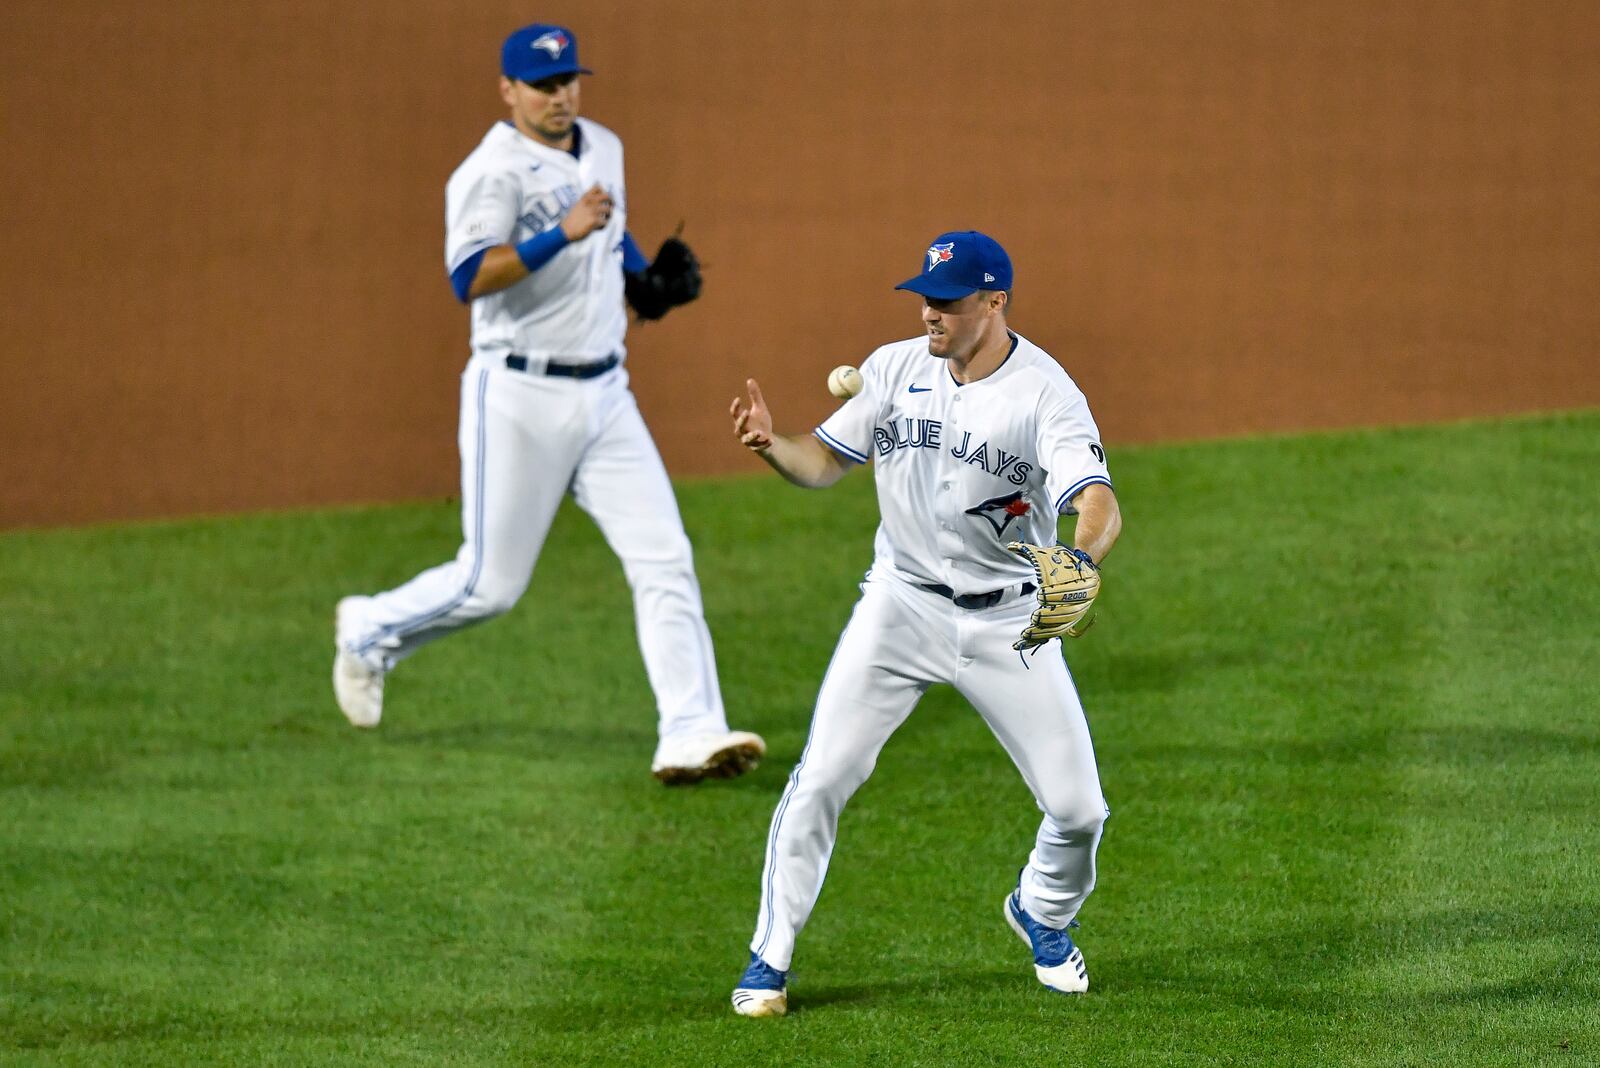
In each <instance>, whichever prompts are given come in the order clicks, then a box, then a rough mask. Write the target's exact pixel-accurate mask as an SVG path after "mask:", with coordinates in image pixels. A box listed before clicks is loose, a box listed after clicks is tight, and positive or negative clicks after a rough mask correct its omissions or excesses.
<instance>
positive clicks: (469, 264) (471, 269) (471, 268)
mask: <svg viewBox="0 0 1600 1068" xmlns="http://www.w3.org/2000/svg"><path fill="white" fill-rule="evenodd" d="M488 251H489V250H488V249H486V248H485V249H479V250H478V251H477V252H474V253H473V254H472V255H470V256H468V257H467V258H466V259H464V260H462V261H461V266H460V267H457V268H456V269H455V270H453V271H451V272H450V288H451V289H453V290H455V291H456V299H457V300H459V301H460V302H461V303H463V304H465V303H467V293H468V292H470V291H471V289H472V281H473V279H475V278H477V277H478V265H479V264H481V263H482V262H483V254H484V253H485V252H488Z"/></svg>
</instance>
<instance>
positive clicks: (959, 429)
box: [730, 230, 1122, 1016]
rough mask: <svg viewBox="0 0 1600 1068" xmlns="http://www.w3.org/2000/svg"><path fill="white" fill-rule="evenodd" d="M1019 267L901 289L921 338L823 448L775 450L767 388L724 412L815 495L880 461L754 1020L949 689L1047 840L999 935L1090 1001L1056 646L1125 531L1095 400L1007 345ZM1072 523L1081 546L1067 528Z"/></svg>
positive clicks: (789, 812)
mask: <svg viewBox="0 0 1600 1068" xmlns="http://www.w3.org/2000/svg"><path fill="white" fill-rule="evenodd" d="M1011 287H1012V271H1011V260H1010V257H1008V256H1007V255H1006V252H1005V250H1004V249H1003V248H1001V247H1000V245H999V244H998V243H997V242H996V241H994V240H993V239H992V238H990V237H988V236H986V235H984V234H981V233H977V232H975V231H971V230H967V231H960V232H955V233H947V234H940V235H939V236H938V237H936V238H934V239H933V241H931V242H929V244H928V246H927V249H926V251H925V252H924V253H923V258H922V263H921V269H920V270H919V271H918V272H917V275H916V276H915V277H914V278H911V279H910V280H908V281H906V282H904V283H902V284H901V285H900V286H898V287H897V288H899V289H905V290H910V291H911V292H913V293H916V294H918V295H919V296H920V297H921V298H922V326H923V332H922V333H921V334H920V335H919V336H917V337H915V338H911V339H909V340H906V341H897V342H894V343H893V344H889V345H884V346H883V347H882V348H879V349H878V350H877V351H875V352H873V353H872V354H871V355H870V356H868V357H867V359H866V361H865V362H864V363H863V364H862V365H861V378H862V382H863V385H862V388H861V390H860V391H859V392H858V393H856V395H855V396H853V397H851V398H850V399H849V400H848V401H846V402H845V403H844V405H843V406H841V407H840V408H839V409H838V410H837V411H836V412H834V413H833V415H831V416H829V417H828V418H827V419H826V420H824V421H823V423H822V425H821V426H819V427H817V428H816V430H815V431H814V432H813V433H810V434H802V435H792V436H791V435H783V434H778V433H775V432H774V431H773V421H772V414H771V412H770V411H769V410H768V408H767V404H766V401H765V400H764V399H763V398H762V395H761V387H760V386H759V385H758V384H757V383H756V382H755V380H754V379H751V380H750V381H749V383H748V387H747V388H748V397H747V398H736V399H735V400H734V402H733V404H732V406H731V409H730V412H731V414H732V416H733V423H734V431H735V433H736V434H737V435H738V437H739V440H740V441H741V442H742V443H743V444H744V446H745V447H746V448H748V449H750V450H752V451H753V452H755V453H756V454H757V455H759V456H760V457H761V458H762V459H764V460H765V461H766V462H767V463H768V464H770V465H771V466H772V467H773V469H775V470H776V471H777V472H778V473H779V474H781V475H782V476H783V477H784V478H786V479H788V480H789V481H790V482H793V483H796V484H797V485H800V486H805V487H812V488H821V487H824V486H829V485H832V484H833V483H834V482H837V481H838V480H839V479H840V478H842V477H843V476H844V475H845V474H846V473H847V472H849V471H850V470H851V469H852V468H853V467H856V466H857V465H860V464H865V463H866V462H867V461H868V460H869V459H870V460H872V461H873V462H874V465H875V478H876V481H877V486H878V507H879V511H880V512H881V513H882V522H881V524H880V525H879V527H878V533H877V538H876V543H875V550H876V551H875V554H874V559H873V562H872V568H871V570H869V571H868V572H867V575H866V579H865V581H864V582H863V583H862V584H861V599H860V601H858V602H857V603H856V606H855V610H854V612H853V613H852V614H851V616H850V622H849V624H848V625H847V626H846V627H845V629H844V633H843V634H842V635H840V637H839V644H838V647H837V648H836V649H835V651H834V654H833V660H832V662H831V663H830V664H829V665H828V670H827V674H826V675H825V676H824V677H823V680H822V687H821V690H820V691H819V692H818V694H817V704H816V710H815V712H814V714H813V716H812V721H811V734H810V737H809V738H808V739H807V741H806V747H805V751H804V753H803V754H802V755H801V757H800V761H799V763H798V764H796V765H795V768H794V771H793V773H792V774H791V775H790V776H789V785H788V787H787V788H786V789H785V790H784V792H783V797H782V799H781V800H780V801H779V802H778V807H777V811H776V812H775V813H774V814H773V817H772V825H771V829H770V830H769V832H768V835H767V851H766V860H765V863H764V864H763V865H762V874H761V905H760V908H759V910H758V911H757V914H756V929H755V935H754V937H753V938H752V939H751V942H750V961H749V966H748V967H747V969H746V970H745V973H744V975H743V976H742V977H741V978H740V980H739V982H738V985H737V987H736V988H735V989H734V992H733V1006H734V1009H735V1010H736V1011H738V1012H739V1013H740V1014H742V1015H745V1016H781V1015H783V1014H784V1013H785V1012H786V1011H787V1008H788V975H787V973H788V970H789V965H790V962H791V958H792V956H793V953H794V946H795V940H796V938H797V937H798V936H799V934H800V930H801V928H802V927H804V926H805V923H806V920H807V918H808V917H809V916H810V914H811V909H812V906H813V905H814V904H815V903H816V900H817V895H818V894H819V893H820V892H821V891H822V880H823V876H824V874H825V873H826V872H827V870H828V862H829V858H830V857H831V856H832V854H833V847H834V840H835V837H836V835H837V830H838V820H839V813H840V812H841V810H843V808H844V806H845V803H846V802H848V801H849V799H850V796H851V795H852V794H853V793H855V791H856V789H857V788H858V787H860V786H861V784H862V783H863V782H865V781H866V779H867V776H868V775H870V774H871V773H872V768H873V765H874V764H875V763H876V762H877V759H878V753H879V751H880V750H881V749H882V748H883V746H884V743H885V742H887V741H888V740H889V736H890V735H891V734H893V733H894V731H895V729H896V728H897V727H899V726H900V724H901V723H903V722H904V721H905V719H906V717H907V716H909V715H910V714H911V710H912V709H913V708H914V707H915V706H916V704H917V701H918V699H919V698H920V697H921V696H922V694H923V693H924V692H925V691H926V690H927V689H928V687H929V686H931V685H933V684H935V683H946V684H949V685H951V686H954V687H955V688H956V689H957V690H958V691H959V692H960V693H961V694H962V695H963V696H965V697H966V698H967V700H968V701H970V702H971V703H972V706H973V707H974V708H975V709H977V712H978V715H980V716H981V717H983V720H984V721H985V722H986V723H987V724H988V725H989V728H990V730H992V731H993V732H994V735H995V737H996V738H997V739H998V740H999V742H1000V744H1001V746H1002V747H1003V748H1004V749H1005V751H1006V753H1007V754H1008V755H1009V756H1010V757H1011V759H1012V761H1013V762H1014V763H1015V764H1016V766H1017V769H1018V770H1019V771H1020V772H1021V773H1022V777H1023V780H1024V781H1025V782H1026V783H1027V784H1028V788H1029V789H1030V790H1032V792H1033V796H1034V798H1035V800H1036V801H1037V802H1038V805H1039V808H1040V809H1041V810H1043V812H1044V819H1043V820H1042V821H1041V823H1040V825H1039V831H1038V834H1037V835H1036V837H1035V839H1034V844H1033V850H1032V852H1031V853H1030V854H1029V855H1028V858H1027V860H1026V862H1025V863H1024V864H1023V866H1022V871H1021V874H1020V876H1019V877H1018V879H1017V881H1016V884H1015V885H1014V886H1013V887H1012V888H1011V889H1010V892H1009V893H1008V894H1007V895H1006V898H1005V901H1004V904H1003V909H1004V917H1005V921H1006V923H1007V924H1008V925H1010V927H1011V929H1012V930H1013V931H1015V932H1016V934H1017V935H1018V937H1020V938H1021V939H1022V941H1023V942H1025V943H1027V945H1028V946H1029V948H1030V949H1031V950H1032V952H1033V960H1034V970H1035V974H1036V976H1037V978H1038V980H1039V981H1040V982H1041V983H1043V984H1044V985H1045V986H1046V987H1049V988H1050V989H1052V990H1057V991H1061V992H1064V993H1080V992H1083V991H1086V990H1088V988H1089V974H1088V969H1087V968H1086V967H1085V965H1084V960H1083V954H1082V952H1081V951H1080V950H1079V949H1078V947H1077V946H1076V945H1075V944H1074V943H1073V940H1072V936H1071V935H1070V934H1069V933H1068V928H1069V927H1071V926H1074V925H1075V917H1076V916H1077V914H1078V910H1079V909H1081V908H1082V907H1083V903H1084V900H1085V899H1086V898H1087V897H1088V896H1089V892H1090V891H1091V890H1092V889H1093V888H1094V881H1095V851H1096V849H1097V847H1098V845H1099V842H1100V831H1101V826H1102V825H1103V823H1104V822H1105V819H1106V816H1107V814H1108V810H1107V809H1106V805H1105V800H1104V798H1103V797H1102V796H1101V792H1100V778H1099V773H1098V771H1097V770H1096V766H1095V759H1094V746H1093V744H1092V743H1091V742H1090V739H1089V726H1088V723H1087V721H1086V720H1085V717H1084V711H1083V705H1082V703H1081V702H1080V701H1079V698H1078V692H1077V689H1076V687H1075V686H1074V685H1073V681H1072V674H1071V672H1069V671H1068V670H1067V663H1066V660H1065V659H1064V657H1063V655H1062V650H1061V646H1060V645H1059V644H1051V643H1052V640H1053V639H1054V638H1057V637H1061V636H1070V637H1076V636H1078V635H1079V634H1081V633H1083V631H1084V630H1085V629H1087V627H1088V626H1089V623H1090V622H1091V621H1092V619H1093V615H1092V613H1093V610H1094V599H1095V595H1096V594H1097V593H1098V591H1099V585H1100V572H1099V565H1100V563H1101V561H1103V560H1104V558H1105V555H1106V553H1107V552H1109V551H1110V549H1111V547H1112V545H1113V544H1114V543H1115V542H1116V540H1117V537H1118V534H1119V533H1120V532H1121V529H1122V520H1121V515H1120V512H1119V510H1118V508H1117V499H1116V495H1115V494H1114V493H1113V492H1112V487H1111V476H1110V473H1109V472H1108V470H1107V468H1106V457H1105V450H1104V449H1103V448H1102V447H1101V445H1100V432H1099V430H1098V429H1096V427H1095V422H1094V419H1093V417H1092V416H1091V415H1090V414H1089V406H1088V403H1087V402H1086V401H1085V400H1084V396H1083V393H1082V392H1080V391H1079V389H1078V387H1077V386H1076V385H1075V384H1074V383H1073V381H1072V379H1071V378H1070V377H1068V376H1067V373H1066V372H1065V371H1063V370H1062V369H1061V367H1060V366H1059V365H1058V364H1057V363H1056V362H1055V360H1053V359H1052V358H1051V357H1050V356H1049V354H1048V353H1046V352H1044V351H1043V350H1042V349H1040V348H1039V347H1038V346H1036V345H1034V344H1033V343H1032V342H1030V341H1028V340H1027V339H1026V338H1024V337H1023V336H1022V335H1020V334H1018V333H1016V332H1015V331H1014V330H1012V329H1010V327H1009V324H1008V322H1007V310H1008V308H1009V306H1010V303H1011ZM1073 513H1076V515H1077V517H1078V518H1077V522H1076V524H1075V526H1074V529H1073V530H1072V534H1071V542H1070V544H1068V545H1058V544H1056V536H1057V534H1056V526H1057V517H1058V516H1059V515H1063V514H1073Z"/></svg>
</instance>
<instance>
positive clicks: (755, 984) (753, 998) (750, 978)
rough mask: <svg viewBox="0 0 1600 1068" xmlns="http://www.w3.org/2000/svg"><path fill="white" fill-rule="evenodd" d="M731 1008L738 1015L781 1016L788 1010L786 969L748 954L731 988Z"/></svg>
mask: <svg viewBox="0 0 1600 1068" xmlns="http://www.w3.org/2000/svg"><path fill="white" fill-rule="evenodd" d="M733 1011H734V1012H736V1013H738V1014H739V1015H740V1016H782V1015H783V1014H784V1013H786V1012H788V1011H789V988H788V973H787V972H780V971H779V970H778V969H776V968H774V967H773V966H772V965H770V964H768V963H767V962H766V961H764V960H762V959H761V958H760V957H758V956H756V955H755V954H754V953H752V954H750V966H749V967H748V968H746V969H745V970H744V974H743V975H741V976H740V977H739V985H738V986H736V987H734V988H733Z"/></svg>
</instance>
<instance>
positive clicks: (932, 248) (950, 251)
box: [928, 241, 956, 271]
mask: <svg viewBox="0 0 1600 1068" xmlns="http://www.w3.org/2000/svg"><path fill="white" fill-rule="evenodd" d="M955 247H956V243H955V242H954V241H946V242H945V243H944V244H942V245H929V246H928V270H930V271H931V270H933V269H934V268H935V267H937V266H939V264H941V263H949V262H950V258H951V257H952V256H954V255H955V254H956V253H955Z"/></svg>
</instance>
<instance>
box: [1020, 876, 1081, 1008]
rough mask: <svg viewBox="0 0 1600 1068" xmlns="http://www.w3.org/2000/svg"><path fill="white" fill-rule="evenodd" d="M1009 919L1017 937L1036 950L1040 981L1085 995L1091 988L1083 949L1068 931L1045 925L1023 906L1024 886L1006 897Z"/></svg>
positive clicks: (1034, 965) (1036, 968)
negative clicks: (1074, 943) (1073, 941)
mask: <svg viewBox="0 0 1600 1068" xmlns="http://www.w3.org/2000/svg"><path fill="white" fill-rule="evenodd" d="M1005 910H1006V922H1007V923H1009V924H1010V925H1011V929H1012V930H1013V931H1015V932H1017V937H1018V938H1020V939H1022V940H1023V941H1024V942H1026V943H1027V944H1028V945H1029V946H1030V947H1032V949H1033V970H1034V973H1035V974H1037V975H1038V976H1039V982H1041V983H1043V984H1044V985H1045V986H1047V987H1049V988H1050V989H1051V990H1054V991H1056V992H1057V993H1061V994H1082V993H1085V992H1086V991H1087V990H1088V989H1089V969H1088V966H1087V965H1085V964H1084V963H1083V950H1081V949H1079V948H1078V947H1077V946H1075V945H1073V944H1072V936H1071V935H1070V934H1068V933H1067V932H1066V931H1063V930H1058V929H1056V928H1054V927H1046V926H1045V925H1044V924H1042V923H1040V922H1039V921H1038V920H1036V919H1034V918H1033V917H1032V916H1029V915H1028V910H1027V909H1025V908H1023V907H1022V889H1021V888H1020V887H1019V888H1017V889H1016V890H1013V891H1012V892H1011V894H1010V896H1009V897H1007V898H1006V904H1005Z"/></svg>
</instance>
